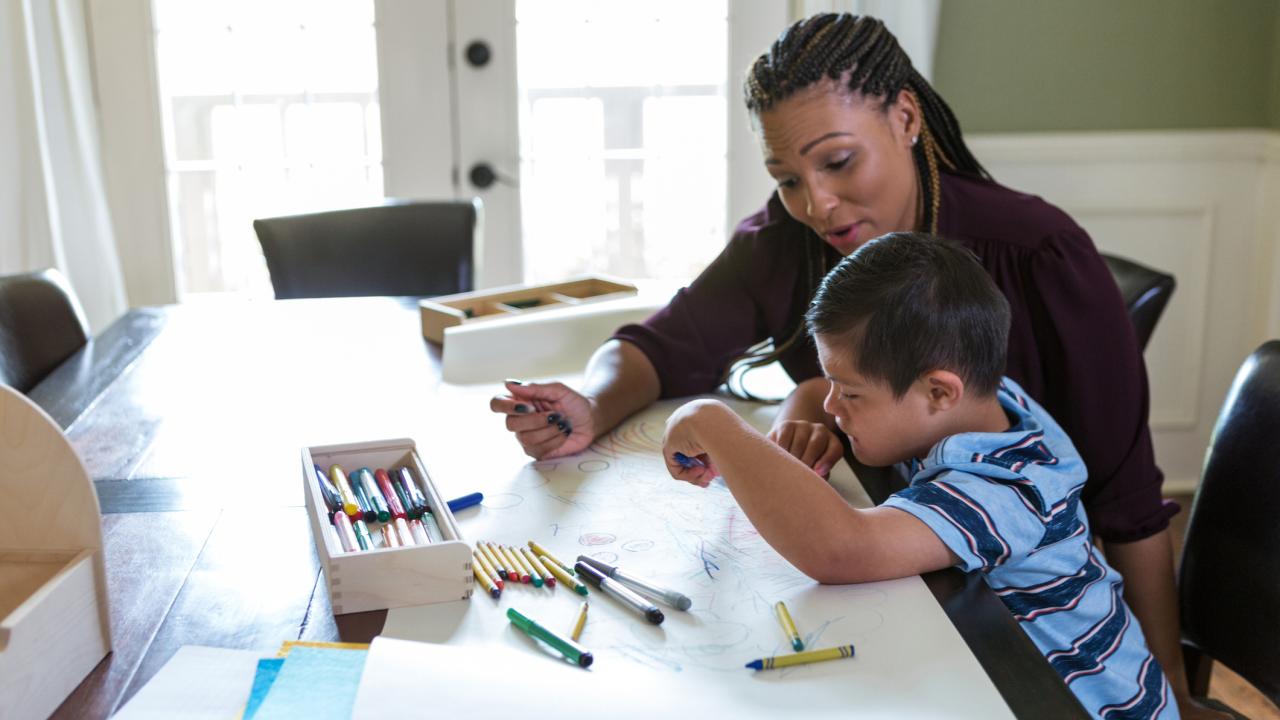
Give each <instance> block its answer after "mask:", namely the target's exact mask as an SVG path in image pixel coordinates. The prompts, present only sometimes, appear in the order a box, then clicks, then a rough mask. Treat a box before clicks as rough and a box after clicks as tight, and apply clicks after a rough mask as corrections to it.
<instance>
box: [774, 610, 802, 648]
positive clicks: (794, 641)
mask: <svg viewBox="0 0 1280 720" xmlns="http://www.w3.org/2000/svg"><path fill="white" fill-rule="evenodd" d="M773 611H774V612H775V613H777V615H778V622H779V623H781V624H782V631H783V632H785V633H786V634H787V640H790V641H791V649H792V650H795V651H796V652H800V651H801V650H803V649H804V640H801V639H800V633H799V631H797V630H796V623H795V621H794V620H792V619H791V613H789V612H787V606H786V605H785V604H784V603H783V602H782V601H781V600H779V601H778V602H776V603H774V604H773Z"/></svg>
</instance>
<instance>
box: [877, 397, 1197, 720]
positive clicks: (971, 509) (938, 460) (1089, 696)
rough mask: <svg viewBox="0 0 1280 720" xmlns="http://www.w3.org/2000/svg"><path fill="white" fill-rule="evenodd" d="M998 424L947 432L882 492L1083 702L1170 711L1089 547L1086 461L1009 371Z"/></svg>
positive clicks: (1138, 637)
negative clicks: (950, 555)
mask: <svg viewBox="0 0 1280 720" xmlns="http://www.w3.org/2000/svg"><path fill="white" fill-rule="evenodd" d="M997 394H998V397H999V400H1000V404H1001V405H1002V406H1003V407H1004V410H1005V413H1006V414H1007V415H1008V416H1009V418H1010V421H1011V423H1012V427H1010V428H1009V429H1008V430H1007V431H1005V432H1001V433H960V434H957V435H952V436H950V437H947V438H944V439H943V440H942V441H941V442H939V443H938V444H937V445H935V446H934V447H933V448H932V449H931V450H930V451H929V456H928V457H927V458H925V459H924V460H923V461H920V460H913V461H911V463H910V464H909V467H908V468H906V469H907V471H908V472H907V476H908V477H910V478H911V485H910V486H909V487H907V488H905V489H903V490H901V491H899V492H897V493H894V494H893V496H891V497H890V498H889V499H888V500H887V501H886V502H885V505H886V506H888V507H894V508H897V509H899V510H902V511H904V512H908V513H911V514H912V515H913V516H915V517H917V518H919V519H920V520H921V521H922V522H924V523H925V524H926V525H928V526H929V528H930V529H931V530H933V532H934V533H936V534H937V536H938V538H939V539H941V540H942V542H943V543H945V544H946V545H947V547H949V548H950V549H951V550H952V551H953V552H954V553H955V554H956V555H958V556H959V557H960V562H959V567H961V568H963V569H964V570H966V571H979V572H982V573H983V574H984V576H985V577H986V581H987V584H988V585H990V586H991V589H992V590H994V591H995V592H996V594H997V595H998V596H999V597H1000V599H1001V600H1002V601H1004V604H1005V605H1006V606H1007V607H1008V608H1009V611H1010V612H1012V613H1013V615H1014V617H1015V618H1017V620H1018V623H1019V624H1020V625H1021V626H1022V629H1023V630H1025V631H1026V633H1027V635H1029V636H1030V637H1031V640H1032V642H1034V643H1035V644H1036V647H1038V648H1040V651H1041V652H1042V653H1044V656H1045V659H1046V660H1048V661H1049V664H1050V665H1052V666H1053V669H1054V670H1056V671H1057V672H1058V674H1059V675H1060V676H1061V677H1062V679H1063V680H1064V681H1065V682H1066V683H1067V686H1068V687H1070V688H1071V691H1072V692H1073V693H1075V695H1076V697H1077V698H1079V700H1080V703H1081V704H1082V705H1084V707H1085V709H1086V710H1088V711H1089V712H1090V713H1092V714H1093V716H1094V717H1097V718H1106V719H1112V718H1116V719H1118V718H1162V719H1167V718H1176V717H1178V707H1177V704H1176V703H1175V702H1173V698H1172V693H1171V691H1170V687H1169V683H1168V681H1167V680H1166V679H1165V676H1164V672H1163V671H1162V670H1161V668H1160V664H1159V663H1158V662H1156V660H1155V658H1154V657H1152V655H1151V652H1150V651H1149V650H1148V649H1147V643H1146V639H1145V638H1144V637H1143V635H1142V629H1141V628H1140V627H1139V626H1138V621H1137V619H1136V618H1135V617H1134V616H1133V613H1132V612H1130V610H1129V606H1128V605H1126V604H1125V602H1124V598H1123V595H1122V591H1123V589H1124V581H1123V580H1122V579H1121V577H1120V573H1118V572H1116V571H1115V570H1114V569H1112V568H1111V566H1110V565H1108V564H1107V562H1106V560H1105V559H1103V557H1102V555H1101V554H1100V553H1099V552H1098V550H1097V549H1096V548H1095V547H1094V546H1093V543H1092V542H1091V537H1090V532H1089V521H1088V519H1087V518H1086V517H1085V511H1084V507H1083V505H1081V503H1080V491H1081V489H1082V488H1083V487H1084V481H1085V477H1086V474H1087V473H1086V470H1085V467H1084V462H1083V461H1082V460H1081V459H1080V456H1079V455H1078V454H1077V453H1076V450H1075V447H1074V446H1073V445H1072V444H1071V440H1070V438H1068V437H1067V435H1066V433H1064V432H1063V431H1062V428H1060V427H1058V423H1057V422H1055V421H1054V420H1053V418H1052V417H1050V416H1049V414H1048V413H1046V412H1045V411H1044V409H1043V408H1041V407H1040V405H1038V404H1037V403H1036V402H1035V401H1034V400H1032V399H1030V398H1028V397H1026V394H1025V393H1024V392H1023V390H1022V388H1021V387H1019V386H1018V385H1017V384H1016V383H1015V382H1013V381H1012V380H1009V379H1008V378H1005V380H1004V383H1003V384H1002V385H1001V387H1000V390H999V391H998V393H997Z"/></svg>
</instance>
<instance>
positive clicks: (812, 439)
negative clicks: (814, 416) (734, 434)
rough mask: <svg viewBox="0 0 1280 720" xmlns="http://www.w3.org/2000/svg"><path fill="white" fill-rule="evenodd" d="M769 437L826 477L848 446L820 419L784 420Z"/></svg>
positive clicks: (774, 427) (775, 426)
mask: <svg viewBox="0 0 1280 720" xmlns="http://www.w3.org/2000/svg"><path fill="white" fill-rule="evenodd" d="M769 439H770V440H772V441H773V442H774V443H776V444H777V445H778V446H779V447H781V448H782V449H783V450H786V451H787V452H789V453H791V454H792V455H793V456H795V457H796V458H798V459H799V460H800V462H802V463H804V464H805V465H808V466H809V467H811V468H813V471H814V472H815V473H817V474H819V475H821V476H822V477H826V476H827V475H829V474H830V473H831V468H833V467H835V464H836V463H838V462H840V457H841V456H842V455H844V445H841V444H840V438H838V437H836V434H835V433H833V432H831V428H829V427H827V426H826V425H824V424H822V423H820V422H809V421H807V420H781V421H779V422H778V423H777V424H776V425H774V426H773V429H772V430H770V431H769Z"/></svg>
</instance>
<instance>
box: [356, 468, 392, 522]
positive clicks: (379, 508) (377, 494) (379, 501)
mask: <svg viewBox="0 0 1280 720" xmlns="http://www.w3.org/2000/svg"><path fill="white" fill-rule="evenodd" d="M356 477H357V478H359V479H360V484H361V485H362V486H364V494H365V496H366V497H368V498H369V501H370V502H371V503H372V504H373V510H374V512H376V513H378V522H387V521H388V520H390V519H391V510H389V509H388V508H387V501H386V500H385V499H384V498H383V497H382V491H381V490H379V489H378V484H377V483H376V482H374V480H373V473H371V472H369V468H360V469H359V470H357V471H356Z"/></svg>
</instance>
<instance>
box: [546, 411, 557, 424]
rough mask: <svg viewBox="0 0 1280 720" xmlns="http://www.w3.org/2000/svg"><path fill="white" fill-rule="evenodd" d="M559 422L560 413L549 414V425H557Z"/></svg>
mask: <svg viewBox="0 0 1280 720" xmlns="http://www.w3.org/2000/svg"><path fill="white" fill-rule="evenodd" d="M558 422H560V413H551V414H550V415H548V416H547V424H548V425H555V424H556V423H558Z"/></svg>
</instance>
